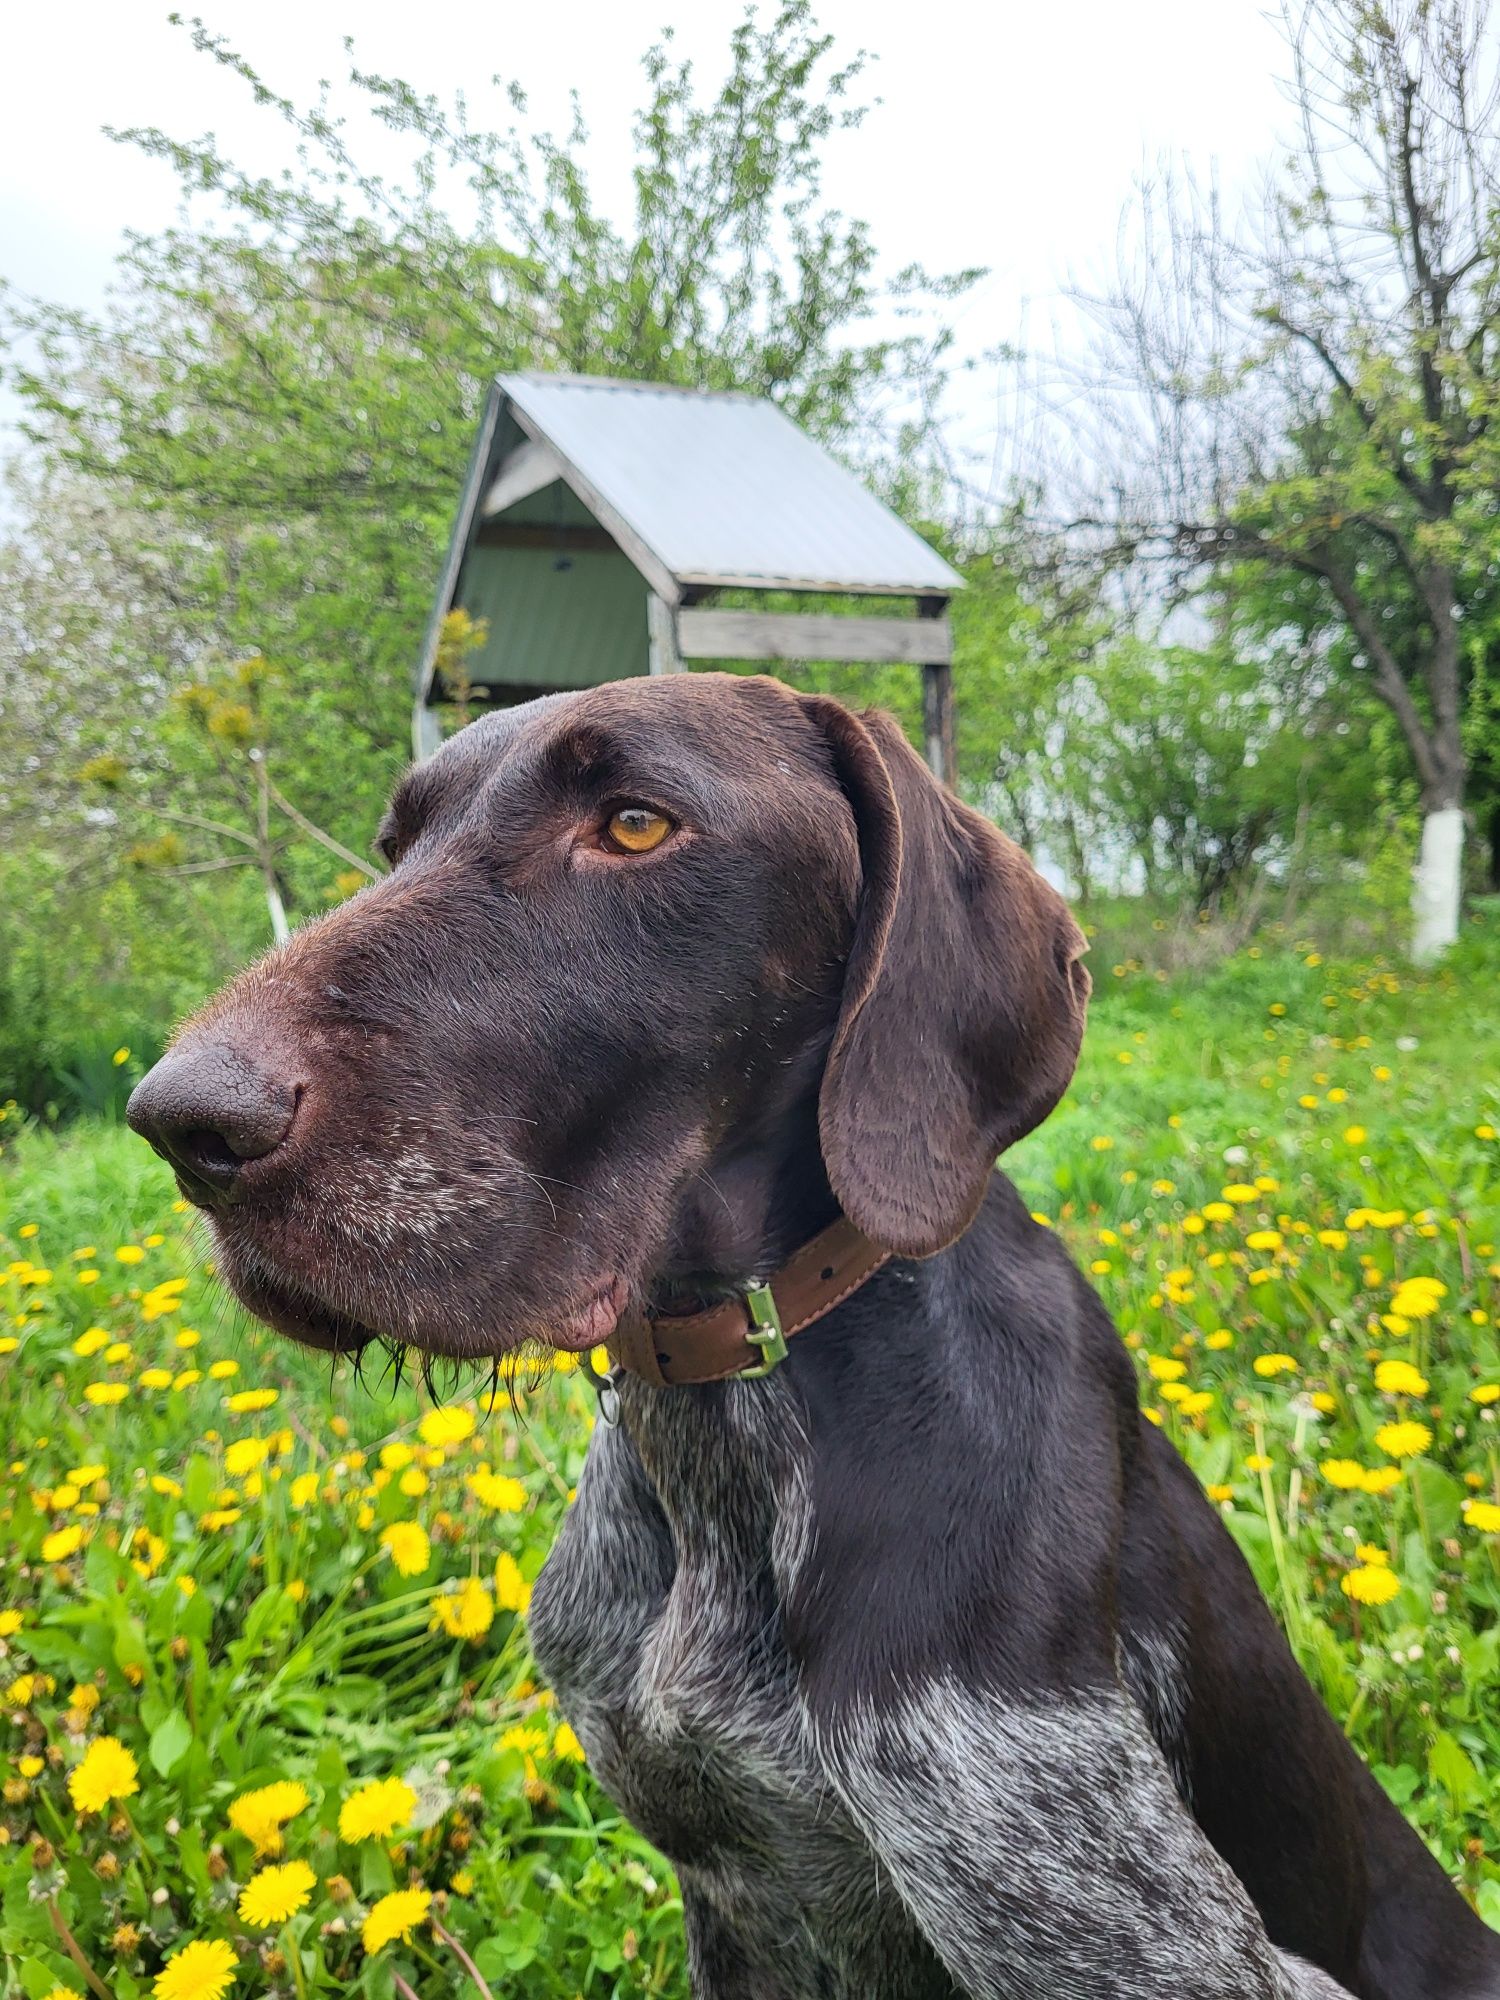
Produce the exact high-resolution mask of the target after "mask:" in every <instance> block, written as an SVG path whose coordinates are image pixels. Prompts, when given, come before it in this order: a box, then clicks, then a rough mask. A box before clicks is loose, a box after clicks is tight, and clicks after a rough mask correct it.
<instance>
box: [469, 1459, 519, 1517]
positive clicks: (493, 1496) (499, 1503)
mask: <svg viewBox="0 0 1500 2000" xmlns="http://www.w3.org/2000/svg"><path fill="white" fill-rule="evenodd" d="M468 1487H469V1491H470V1492H471V1493H472V1494H473V1495H474V1498H475V1499H476V1500H477V1501H478V1502H479V1504H480V1505H481V1506H482V1507H490V1508H493V1510H494V1511H495V1513H497V1514H519V1513H520V1511H521V1509H522V1508H523V1507H524V1506H525V1505H526V1488H525V1487H524V1486H523V1485H522V1484H521V1482H520V1480H519V1479H512V1478H510V1477H509V1476H508V1475H506V1474H504V1473H499V1472H491V1471H490V1469H489V1467H488V1466H487V1465H482V1466H481V1467H480V1468H479V1470H478V1471H477V1472H476V1473H473V1474H471V1476H470V1478H469V1480H468Z"/></svg>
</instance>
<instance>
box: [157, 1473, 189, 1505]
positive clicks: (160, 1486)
mask: <svg viewBox="0 0 1500 2000" xmlns="http://www.w3.org/2000/svg"><path fill="white" fill-rule="evenodd" d="M151 1491H152V1492H153V1493H160V1494H161V1496H162V1498H163V1499H164V1500H180V1499H181V1498H182V1488H181V1486H179V1485H178V1483H177V1481H176V1480H175V1479H169V1478H168V1477H167V1475H166V1473H164V1472H153V1473H152V1475H151Z"/></svg>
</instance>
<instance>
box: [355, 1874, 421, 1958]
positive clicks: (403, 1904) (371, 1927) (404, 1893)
mask: <svg viewBox="0 0 1500 2000" xmlns="http://www.w3.org/2000/svg"><path fill="white" fill-rule="evenodd" d="M431 1907H432V1892H431V1890H430V1889H393V1890H392V1891H391V1893H390V1895H388V1896H382V1897H381V1898H380V1900H379V1902H377V1903H373V1904H371V1906H370V1913H369V1915H368V1916H367V1917H366V1918H365V1920H364V1923H363V1925H362V1926H361V1928H360V1940H361V1942H362V1943H363V1945H364V1948H365V1950H366V1951H379V1950H380V1948H381V1946H382V1945H387V1944H391V1943H392V1942H393V1941H394V1940H395V1939H396V1938H400V1940H401V1942H402V1943H403V1944H410V1942H411V1934H412V1932H413V1931H414V1930H415V1929H416V1927H417V1925H418V1924H420V1923H424V1922H425V1921H426V1918H427V1912H428V1910H429V1909H430V1908H431Z"/></svg>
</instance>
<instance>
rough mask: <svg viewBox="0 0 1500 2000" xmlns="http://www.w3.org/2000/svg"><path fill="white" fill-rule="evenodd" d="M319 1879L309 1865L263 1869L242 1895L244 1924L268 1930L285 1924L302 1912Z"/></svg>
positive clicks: (283, 1864)
mask: <svg viewBox="0 0 1500 2000" xmlns="http://www.w3.org/2000/svg"><path fill="white" fill-rule="evenodd" d="M317 1881H318V1878H317V1876H316V1875H315V1874H314V1873H313V1871H312V1869H311V1868H309V1867H308V1865H307V1863H306V1862H305V1861H283V1862H280V1863H277V1864H274V1865H273V1866H272V1867H270V1868H262V1869H261V1871H260V1873H259V1874H258V1875H252V1876H251V1878H250V1880H249V1881H248V1882H247V1883H246V1884H245V1886H244V1888H243V1889H242V1890H241V1891H240V1903H239V1910H240V1922H241V1923H243V1924H253V1925H254V1926H255V1927H256V1929H257V1930H268V1929H270V1928H271V1927H272V1926H273V1925H277V1924H284V1923H286V1922H288V1921H289V1920H290V1919H291V1918H292V1917H294V1916H296V1914H297V1912H298V1911H299V1910H300V1909H302V1908H303V1907H304V1906H305V1905H306V1903H307V1901H308V1899H309V1897H310V1896H311V1895H312V1892H313V1890H314V1889H315V1888H316V1886H317Z"/></svg>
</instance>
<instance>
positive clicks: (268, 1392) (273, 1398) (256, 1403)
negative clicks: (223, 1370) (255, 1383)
mask: <svg viewBox="0 0 1500 2000" xmlns="http://www.w3.org/2000/svg"><path fill="white" fill-rule="evenodd" d="M280 1397H281V1391H280V1390H279V1389H237V1390H236V1391H235V1392H234V1394H233V1395H232V1396H226V1397H225V1398H224V1407H225V1409H226V1410H230V1411H232V1412H233V1414H234V1415H235V1416H237V1417H243V1416H248V1415H250V1414H251V1413H252V1412H253V1411H256V1410H269V1409H270V1407H271V1405H272V1404H273V1403H275V1402H278V1401H279V1400H280Z"/></svg>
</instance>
